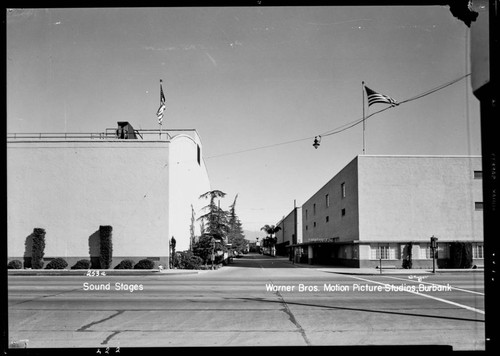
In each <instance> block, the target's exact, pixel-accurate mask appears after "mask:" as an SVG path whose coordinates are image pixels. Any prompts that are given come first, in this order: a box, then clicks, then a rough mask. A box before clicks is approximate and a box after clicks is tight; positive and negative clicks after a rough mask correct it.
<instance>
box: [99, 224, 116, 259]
mask: <svg viewBox="0 0 500 356" xmlns="http://www.w3.org/2000/svg"><path fill="white" fill-rule="evenodd" d="M112 231H113V227H112V226H109V225H101V226H99V237H100V245H101V250H100V256H99V262H100V264H101V268H105V269H107V268H110V267H111V262H112V260H113V242H112V240H111V235H112V234H111V233H112Z"/></svg>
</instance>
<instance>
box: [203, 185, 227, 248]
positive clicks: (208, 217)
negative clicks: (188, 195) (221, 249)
mask: <svg viewBox="0 0 500 356" xmlns="http://www.w3.org/2000/svg"><path fill="white" fill-rule="evenodd" d="M225 196H226V193H224V192H222V191H220V190H211V191H209V192H206V193H205V194H202V195H200V199H208V198H210V203H209V204H208V205H207V206H205V207H203V210H206V211H207V212H206V213H205V214H204V215H202V216H200V217H199V218H198V220H202V221H203V222H204V223H205V225H204V231H202V234H203V233H206V234H211V235H216V236H220V237H221V238H223V239H225V238H226V236H227V232H228V224H227V223H228V221H227V212H226V211H224V210H223V209H221V208H220V206H219V204H218V203H217V204H216V203H215V199H216V198H224V197H225Z"/></svg>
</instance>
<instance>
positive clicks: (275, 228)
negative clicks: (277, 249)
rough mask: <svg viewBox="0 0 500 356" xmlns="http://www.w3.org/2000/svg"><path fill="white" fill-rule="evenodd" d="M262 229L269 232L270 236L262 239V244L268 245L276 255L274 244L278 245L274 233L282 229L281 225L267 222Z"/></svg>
mask: <svg viewBox="0 0 500 356" xmlns="http://www.w3.org/2000/svg"><path fill="white" fill-rule="evenodd" d="M260 229H261V230H264V231H265V232H266V233H267V234H268V236H267V237H266V238H265V239H264V240H263V241H262V244H263V245H264V247H268V248H269V249H270V251H271V254H272V255H273V256H274V253H273V251H274V245H276V237H274V234H276V233H277V232H278V231H280V230H281V227H279V226H274V225H267V224H266V225H264V226H263V227H261V228H260Z"/></svg>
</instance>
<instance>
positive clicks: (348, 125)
mask: <svg viewBox="0 0 500 356" xmlns="http://www.w3.org/2000/svg"><path fill="white" fill-rule="evenodd" d="M470 75H471V73H468V74H465V75H463V76H461V77H459V78H457V79H454V80H452V81H449V82H447V83H444V84H441V85H439V86H437V87H435V88H433V89H429V90H427V91H425V92H423V93H420V94H418V95H415V96H413V97H411V98H409V99H406V100H403V101H399V103H398V105H396V106H388V107H386V108H384V109H381V110H378V111H375V112H374V113H371V114H370V115H368V116H366V117H365V118H360V119H356V120H354V121H351V122H348V123H346V124H344V125H341V126H339V127H337V128H334V129H332V130H329V131H326V132H324V133H322V134H320V135H315V136H310V137H304V138H299V139H296V140H290V141H285V142H278V143H274V144H271V145H266V146H260V147H254V148H248V149H246V150H241V151H235V152H228V153H221V154H218V155H214V156H209V157H205V158H206V159H210V158H217V157H223V156H230V155H236V154H240V153H245V152H251V151H256V150H262V149H265V148H271V147H276V146H282V145H288V144H291V143H296V142H300V141H307V140H311V139H313V138H314V137H316V136H320V137H326V136H331V135H336V134H339V133H341V132H343V131H346V130H348V129H350V128H353V127H354V126H356V125H359V124H360V123H362V122H363V121H366V120H367V119H369V118H370V117H372V116H374V115H376V114H379V113H381V112H384V111H386V110H388V109H392V108H395V107H398V106H399V105H401V104H405V103H409V102H411V101H414V100H417V99H420V98H423V97H425V96H428V95H430V94H433V93H435V92H437V91H439V90H442V89H444V88H447V87H449V86H451V85H453V84H455V83H457V82H459V81H461V80H462V79H465V78H467V77H468V76H470Z"/></svg>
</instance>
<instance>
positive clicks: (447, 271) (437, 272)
mask: <svg viewBox="0 0 500 356" xmlns="http://www.w3.org/2000/svg"><path fill="white" fill-rule="evenodd" d="M317 270H318V271H321V272H327V273H336V274H347V275H364V276H388V275H392V276H399V275H406V274H425V275H429V274H430V275H436V274H446V273H484V270H482V269H456V270H436V272H435V273H432V271H429V270H400V271H397V272H395V271H392V272H391V271H390V270H389V271H384V270H383V269H382V273H380V272H375V271H374V272H368V271H365V272H363V271H359V272H358V271H352V272H350V271H335V270H333V269H323V268H317Z"/></svg>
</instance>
